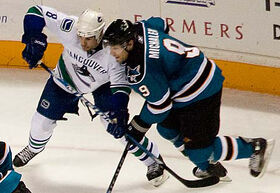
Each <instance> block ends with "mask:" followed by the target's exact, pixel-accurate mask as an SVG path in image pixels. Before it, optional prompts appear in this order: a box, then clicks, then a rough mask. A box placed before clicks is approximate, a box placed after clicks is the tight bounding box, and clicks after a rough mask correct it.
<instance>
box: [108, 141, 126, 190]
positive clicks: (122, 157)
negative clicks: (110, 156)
mask: <svg viewBox="0 0 280 193" xmlns="http://www.w3.org/2000/svg"><path fill="white" fill-rule="evenodd" d="M130 145H131V143H130V142H127V144H126V146H125V148H124V151H123V153H122V156H121V159H120V161H119V164H118V166H117V168H116V171H115V173H114V176H113V178H112V180H111V183H110V185H109V187H108V189H107V192H106V193H111V192H112V190H113V187H114V185H115V183H116V180H117V177H118V175H119V173H120V170H121V168H122V165H123V163H124V160H125V157H126V155H127V152H128V150H129V147H130Z"/></svg>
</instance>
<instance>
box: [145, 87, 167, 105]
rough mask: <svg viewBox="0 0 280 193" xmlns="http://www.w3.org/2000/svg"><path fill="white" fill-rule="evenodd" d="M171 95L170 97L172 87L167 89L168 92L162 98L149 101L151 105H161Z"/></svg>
mask: <svg viewBox="0 0 280 193" xmlns="http://www.w3.org/2000/svg"><path fill="white" fill-rule="evenodd" d="M169 97H170V89H168V90H167V92H166V93H165V94H164V96H163V97H162V98H161V99H160V100H158V101H156V102H150V101H148V103H149V104H151V105H155V106H159V105H161V104H163V103H165V102H166V101H168V99H169Z"/></svg>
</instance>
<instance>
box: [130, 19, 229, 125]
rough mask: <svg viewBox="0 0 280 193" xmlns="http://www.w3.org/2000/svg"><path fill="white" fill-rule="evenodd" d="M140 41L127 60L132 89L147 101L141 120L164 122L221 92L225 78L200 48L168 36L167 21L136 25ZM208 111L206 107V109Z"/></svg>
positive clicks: (146, 21) (153, 21) (145, 22)
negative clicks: (178, 110) (171, 113)
mask: <svg viewBox="0 0 280 193" xmlns="http://www.w3.org/2000/svg"><path fill="white" fill-rule="evenodd" d="M135 30H136V31H137V34H138V36H137V41H136V42H135V44H134V49H133V50H132V51H131V52H129V56H128V59H127V61H126V62H127V76H128V80H129V83H130V86H131V88H133V89H134V90H135V91H136V92H137V93H139V94H141V95H142V96H143V97H144V98H145V100H146V101H145V104H144V106H143V108H142V110H141V113H140V117H141V118H142V119H143V121H145V122H146V123H149V124H153V123H159V122H162V121H163V120H164V119H165V118H166V116H167V115H168V113H169V111H170V110H171V109H172V108H182V107H185V106H187V105H190V104H192V103H194V102H196V101H199V100H202V99H205V98H207V97H210V96H212V95H213V94H215V93H217V92H218V91H219V90H221V89H222V84H223V81H224V77H223V76H222V74H221V70H220V69H219V68H218V67H217V66H216V64H215V63H214V62H213V61H211V60H209V59H208V58H207V57H206V56H205V55H204V54H203V53H202V52H201V51H200V50H199V49H198V48H197V47H195V46H191V45H188V44H185V43H183V42H181V41H179V40H177V39H176V38H173V37H171V36H169V35H168V34H167V33H166V31H167V26H166V24H165V21H164V20H163V19H161V18H158V17H152V18H150V19H148V20H144V21H141V22H139V23H138V24H136V25H135ZM206 108H207V107H206Z"/></svg>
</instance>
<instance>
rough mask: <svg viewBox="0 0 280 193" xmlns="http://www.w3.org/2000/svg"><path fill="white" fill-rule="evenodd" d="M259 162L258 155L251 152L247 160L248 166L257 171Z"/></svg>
mask: <svg viewBox="0 0 280 193" xmlns="http://www.w3.org/2000/svg"><path fill="white" fill-rule="evenodd" d="M259 164H260V156H259V155H257V154H253V155H252V156H251V159H250V162H249V167H250V168H251V169H252V170H254V171H258V170H259Z"/></svg>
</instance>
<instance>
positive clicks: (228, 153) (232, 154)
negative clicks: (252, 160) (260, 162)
mask: <svg viewBox="0 0 280 193" xmlns="http://www.w3.org/2000/svg"><path fill="white" fill-rule="evenodd" d="M252 153H253V147H252V145H251V144H249V143H246V142H245V141H244V140H242V139H241V138H239V137H238V138H235V137H231V136H220V137H217V138H216V140H215V142H214V160H226V161H228V160H236V159H242V158H249V157H250V156H251V155H252Z"/></svg>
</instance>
